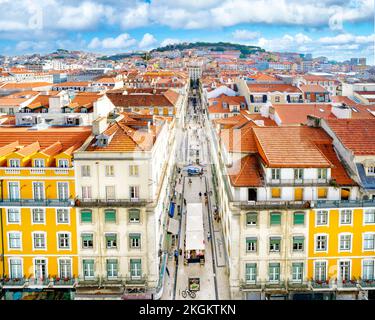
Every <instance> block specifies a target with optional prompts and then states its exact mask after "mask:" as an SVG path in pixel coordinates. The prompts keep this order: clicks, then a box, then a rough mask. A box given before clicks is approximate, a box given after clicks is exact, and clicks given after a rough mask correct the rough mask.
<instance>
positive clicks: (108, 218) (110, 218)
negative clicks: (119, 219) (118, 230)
mask: <svg viewBox="0 0 375 320" xmlns="http://www.w3.org/2000/svg"><path fill="white" fill-rule="evenodd" d="M104 214H105V222H116V210H113V209H111V210H105V212H104Z"/></svg>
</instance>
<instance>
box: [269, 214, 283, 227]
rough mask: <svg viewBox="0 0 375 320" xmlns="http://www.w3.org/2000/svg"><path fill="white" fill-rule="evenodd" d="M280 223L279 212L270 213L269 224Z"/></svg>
mask: <svg viewBox="0 0 375 320" xmlns="http://www.w3.org/2000/svg"><path fill="white" fill-rule="evenodd" d="M279 224H281V214H280V213H271V225H279Z"/></svg>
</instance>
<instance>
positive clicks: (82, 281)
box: [77, 277, 100, 288]
mask: <svg viewBox="0 0 375 320" xmlns="http://www.w3.org/2000/svg"><path fill="white" fill-rule="evenodd" d="M99 285H100V278H99V277H79V278H78V283H77V288H93V287H99Z"/></svg>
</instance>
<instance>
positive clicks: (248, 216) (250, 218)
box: [246, 213, 258, 225]
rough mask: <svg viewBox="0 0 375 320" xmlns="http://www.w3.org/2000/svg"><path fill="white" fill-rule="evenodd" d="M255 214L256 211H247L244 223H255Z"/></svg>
mask: <svg viewBox="0 0 375 320" xmlns="http://www.w3.org/2000/svg"><path fill="white" fill-rule="evenodd" d="M257 216H258V215H257V214H256V213H247V214H246V224H248V225H256V224H257Z"/></svg>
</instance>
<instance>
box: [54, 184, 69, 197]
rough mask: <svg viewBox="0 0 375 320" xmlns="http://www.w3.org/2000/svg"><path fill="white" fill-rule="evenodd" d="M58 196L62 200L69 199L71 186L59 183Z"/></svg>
mask: <svg viewBox="0 0 375 320" xmlns="http://www.w3.org/2000/svg"><path fill="white" fill-rule="evenodd" d="M57 195H58V197H59V199H60V200H68V199H69V184H68V182H58V183H57Z"/></svg>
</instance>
